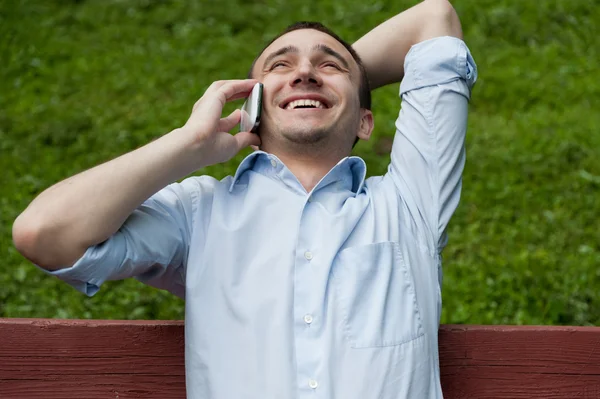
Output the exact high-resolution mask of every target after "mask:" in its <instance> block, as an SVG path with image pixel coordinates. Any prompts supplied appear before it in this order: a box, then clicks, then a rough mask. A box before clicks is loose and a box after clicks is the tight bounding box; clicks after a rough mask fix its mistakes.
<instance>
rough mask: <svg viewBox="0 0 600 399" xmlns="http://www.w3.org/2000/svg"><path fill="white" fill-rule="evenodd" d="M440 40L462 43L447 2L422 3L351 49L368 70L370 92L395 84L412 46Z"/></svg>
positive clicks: (459, 29)
mask: <svg viewBox="0 0 600 399" xmlns="http://www.w3.org/2000/svg"><path fill="white" fill-rule="evenodd" d="M439 36H454V37H458V38H460V39H462V29H461V26H460V21H459V19H458V16H457V14H456V11H455V10H454V8H453V7H452V5H451V4H450V3H449V2H448V1H447V0H425V1H423V2H422V3H419V4H417V5H416V6H414V7H412V8H409V9H408V10H406V11H403V12H401V13H400V14H398V15H396V16H394V17H393V18H390V19H388V20H387V21H385V22H383V23H382V24H380V25H378V26H377V27H375V28H374V29H373V30H371V31H370V32H368V33H367V34H366V35H364V36H363V37H361V38H360V39H359V40H358V41H357V42H356V43H354V44H353V45H352V47H354V48H355V49H356V51H357V52H358V54H359V55H360V57H361V58H362V61H363V63H364V64H365V67H366V69H367V74H368V76H369V80H370V83H371V89H376V88H378V87H381V86H385V85H387V84H391V83H398V82H400V81H401V80H402V78H403V77H404V59H405V57H406V54H407V53H408V50H410V48H411V46H413V45H414V44H417V43H419V42H422V41H424V40H427V39H432V38H434V37H439Z"/></svg>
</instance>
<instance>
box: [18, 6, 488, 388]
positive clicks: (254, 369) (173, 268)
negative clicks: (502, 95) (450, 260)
mask: <svg viewBox="0 0 600 399" xmlns="http://www.w3.org/2000/svg"><path fill="white" fill-rule="evenodd" d="M461 35H462V32H461V27H460V23H459V20H458V17H457V15H456V13H455V12H454V10H453V8H452V7H451V5H450V4H449V3H448V2H447V1H446V0H426V1H424V2H422V3H420V4H418V5H416V6H414V7H413V8H410V9H408V10H406V11H405V12H403V13H400V14H399V15H397V16H395V17H394V18H392V19H390V20H388V21H386V22H384V23H382V24H381V25H379V26H378V27H376V28H375V29H373V30H372V31H371V32H369V33H367V34H366V35H365V36H364V37H362V38H361V39H360V40H359V41H358V42H357V43H355V44H354V46H353V49H354V50H356V53H354V50H353V49H352V48H350V47H349V46H347V45H345V44H344V43H343V42H341V41H340V40H338V39H337V38H336V37H334V36H332V34H331V33H330V32H328V31H327V30H326V29H324V28H323V27H322V26H321V25H318V24H305V25H297V26H295V27H293V28H291V29H290V30H288V31H286V32H285V33H284V34H283V35H281V36H279V37H277V38H276V39H275V40H274V41H273V42H272V43H270V44H269V45H268V46H267V48H266V49H265V50H264V51H263V52H262V53H261V54H260V55H259V56H258V58H257V59H256V60H255V62H254V64H253V67H252V71H251V76H252V79H247V80H231V81H221V82H216V83H214V84H212V85H211V86H210V87H209V88H208V89H207V90H206V92H205V94H204V95H203V96H202V98H201V99H200V100H198V102H197V103H196V104H195V105H194V108H193V111H192V114H191V116H190V118H189V120H188V121H187V122H186V124H185V126H183V127H182V128H179V129H175V130H173V131H172V132H170V133H168V134H166V135H164V136H163V137H161V138H160V139H158V140H156V141H154V142H152V143H150V144H148V145H146V146H144V147H142V148H139V149H137V150H135V151H133V152H131V153H128V154H125V155H123V156H121V157H120V158H117V159H115V160H112V161H110V162H107V163H105V164H103V165H100V166H97V167H95V168H93V169H90V170H88V171H86V172H83V173H81V174H79V175H76V176H74V177H71V178H69V179H67V180H65V181H63V182H60V183H58V184H56V185H55V186H53V187H50V188H49V189H48V190H46V191H45V192H43V193H42V194H40V196H39V197H38V198H36V199H35V200H34V201H33V202H32V203H31V205H30V206H29V207H28V208H27V209H26V210H25V212H24V213H23V214H22V215H20V216H19V218H18V219H17V220H16V221H15V224H14V227H13V237H14V241H15V245H16V246H17V248H18V249H19V250H20V251H21V252H22V253H23V254H24V255H25V256H26V257H28V258H29V259H31V260H32V261H33V262H34V263H36V264H38V265H39V266H41V267H42V268H44V269H46V270H48V271H50V272H51V273H53V274H54V275H56V276H58V277H59V278H62V279H64V280H65V281H67V282H68V283H69V284H71V285H73V286H74V287H75V288H77V289H79V290H80V291H82V292H85V293H86V294H88V295H93V294H94V293H95V292H96V291H97V290H98V289H99V287H100V285H101V284H102V283H103V282H104V281H106V280H113V279H121V278H126V277H130V276H135V277H136V278H138V279H139V280H141V281H143V282H145V283H147V284H150V285H153V286H156V287H159V288H163V289H167V290H169V291H171V292H173V293H175V294H176V295H179V296H180V297H184V298H185V301H186V326H185V332H186V375H187V380H186V381H187V385H186V387H187V393H188V397H190V398H304V397H311V398H312V397H319V398H343V399H352V398H357V399H359V398H360V399H365V398H411V399H413V398H440V397H442V392H441V388H440V375H439V366H438V363H439V362H438V343H437V330H438V325H439V317H440V309H441V297H440V283H441V256H440V253H441V250H442V248H443V247H444V245H445V243H446V239H445V233H444V232H445V229H446V225H447V223H448V221H449V219H450V216H451V214H452V213H453V211H454V210H455V208H456V206H457V204H458V200H459V195H460V187H461V173H462V169H463V165H464V146H463V144H464V135H465V130H466V117H467V105H468V100H469V97H470V89H471V86H472V85H473V83H474V81H475V79H476V69H475V64H474V62H473V60H472V58H471V56H470V53H469V51H468V49H467V47H466V46H465V44H464V43H463V42H462V40H461ZM357 54H358V55H357ZM358 56H360V58H359V57H358ZM361 60H362V63H361ZM365 73H366V75H365ZM367 76H368V81H367V79H366V77H367ZM400 80H402V83H401V85H400V95H401V98H402V110H401V112H400V115H399V117H398V120H397V121H396V129H397V131H396V137H395V140H394V145H393V149H392V162H391V165H390V167H389V170H388V173H386V174H385V175H384V176H381V177H373V178H369V179H366V180H365V173H366V168H365V163H364V162H363V161H362V160H361V159H360V158H358V157H349V155H350V152H351V149H352V146H353V143H354V141H355V140H356V138H357V137H358V138H359V139H368V138H369V137H370V134H371V131H372V129H373V116H372V114H371V111H370V110H369V108H370V97H369V89H368V85H369V81H370V84H371V88H372V89H375V88H377V87H380V86H383V85H386V84H389V83H393V82H399V81H400ZM257 81H260V82H262V83H263V84H264V99H263V118H262V122H261V128H260V135H254V134H252V133H249V132H242V133H238V134H236V135H230V134H228V133H227V132H228V131H229V130H230V129H232V128H233V127H234V126H235V125H236V124H237V123H238V122H239V120H240V113H239V111H235V112H233V113H232V114H231V115H229V116H228V117H225V118H221V112H222V109H223V105H224V104H225V102H227V101H231V100H234V99H239V98H243V97H246V96H247V95H248V94H249V93H250V91H251V89H252V87H253V86H254V84H255V83H256V82H257ZM249 145H255V146H260V149H261V150H260V151H255V152H254V153H252V154H251V155H249V156H248V157H247V158H246V159H245V160H244V161H243V162H242V163H241V164H240V166H239V168H238V170H237V172H236V174H235V176H233V177H227V178H225V179H224V180H222V181H217V180H215V179H213V178H211V177H208V176H202V177H192V178H188V179H186V180H184V181H183V182H182V183H180V184H178V183H175V184H170V185H168V186H166V185H167V184H169V183H172V182H174V181H176V180H177V179H180V178H182V177H184V176H186V175H188V174H190V173H191V172H193V171H195V170H198V169H199V168H201V167H203V166H206V165H211V164H215V163H218V162H224V161H227V160H229V159H230V158H231V157H233V156H234V155H235V154H236V153H237V152H238V151H239V150H240V149H242V148H244V147H247V146H249ZM165 186H166V187H165Z"/></svg>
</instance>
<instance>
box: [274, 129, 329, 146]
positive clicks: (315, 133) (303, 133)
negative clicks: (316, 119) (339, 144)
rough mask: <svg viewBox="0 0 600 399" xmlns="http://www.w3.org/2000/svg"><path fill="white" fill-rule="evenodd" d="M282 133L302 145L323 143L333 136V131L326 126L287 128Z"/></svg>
mask: <svg viewBox="0 0 600 399" xmlns="http://www.w3.org/2000/svg"><path fill="white" fill-rule="evenodd" d="M281 133H282V134H281V135H282V136H283V137H284V138H286V139H287V140H288V141H290V142H292V143H294V144H302V145H316V144H319V143H323V142H325V141H326V140H327V138H329V137H330V136H331V132H330V131H329V129H326V128H316V129H315V128H311V129H287V130H284V131H282V132H281Z"/></svg>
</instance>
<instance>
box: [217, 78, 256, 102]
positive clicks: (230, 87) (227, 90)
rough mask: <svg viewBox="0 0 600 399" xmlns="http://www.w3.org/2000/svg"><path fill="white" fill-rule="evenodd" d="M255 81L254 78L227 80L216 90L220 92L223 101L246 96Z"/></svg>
mask: <svg viewBox="0 0 600 399" xmlns="http://www.w3.org/2000/svg"><path fill="white" fill-rule="evenodd" d="M257 83H258V80H256V79H245V80H228V81H227V82H226V83H225V84H224V85H222V86H220V87H219V89H218V92H220V93H222V95H223V100H224V101H225V102H227V101H233V100H237V99H239V98H244V97H248V96H249V95H250V93H251V92H252V89H253V88H254V86H255V85H256V84H257Z"/></svg>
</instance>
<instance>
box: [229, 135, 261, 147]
mask: <svg viewBox="0 0 600 399" xmlns="http://www.w3.org/2000/svg"><path fill="white" fill-rule="evenodd" d="M233 138H234V139H235V140H236V141H237V143H238V148H239V149H240V150H241V149H242V148H246V147H248V146H253V145H255V146H259V145H260V137H259V136H258V134H254V133H250V132H239V133H238V134H236V135H234V136H233Z"/></svg>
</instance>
